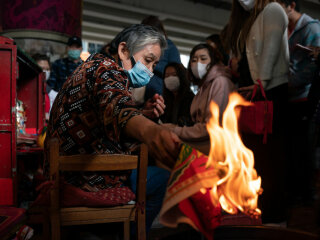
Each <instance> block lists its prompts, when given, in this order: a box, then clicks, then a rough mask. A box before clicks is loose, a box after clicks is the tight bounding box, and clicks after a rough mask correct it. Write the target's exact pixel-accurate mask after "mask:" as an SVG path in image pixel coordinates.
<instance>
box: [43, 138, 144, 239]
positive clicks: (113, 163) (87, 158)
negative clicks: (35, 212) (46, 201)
mask: <svg viewBox="0 0 320 240" xmlns="http://www.w3.org/2000/svg"><path fill="white" fill-rule="evenodd" d="M49 144H50V145H49V155H48V157H49V161H50V180H51V181H52V182H53V188H52V190H51V194H50V201H51V207H50V215H51V216H56V217H53V218H51V221H57V222H56V223H53V224H57V225H58V226H60V222H59V221H60V220H59V218H60V215H59V211H60V201H59V200H60V198H59V186H60V183H59V179H60V171H120V170H130V169H137V191H136V206H137V207H136V216H135V217H136V222H137V239H145V238H146V233H145V210H144V206H145V201H146V200H145V199H146V182H147V165H148V150H147V146H146V145H145V144H142V145H141V147H140V154H139V156H137V155H125V154H79V155H71V156H70V155H69V156H64V155H60V154H59V142H58V139H56V138H53V139H50V142H49ZM51 224H52V223H51ZM59 234H60V233H59Z"/></svg>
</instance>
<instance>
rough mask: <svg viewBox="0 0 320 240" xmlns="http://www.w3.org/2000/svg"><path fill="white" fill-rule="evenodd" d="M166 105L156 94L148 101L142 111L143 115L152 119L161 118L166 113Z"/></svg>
mask: <svg viewBox="0 0 320 240" xmlns="http://www.w3.org/2000/svg"><path fill="white" fill-rule="evenodd" d="M165 108H166V105H165V104H164V99H163V97H162V96H161V95H159V94H157V93H156V94H155V95H154V96H153V97H152V98H150V99H148V100H147V101H146V103H145V104H144V107H143V109H142V114H143V115H144V116H146V117H148V118H150V119H155V118H158V117H160V116H161V115H162V114H163V113H164V109H165Z"/></svg>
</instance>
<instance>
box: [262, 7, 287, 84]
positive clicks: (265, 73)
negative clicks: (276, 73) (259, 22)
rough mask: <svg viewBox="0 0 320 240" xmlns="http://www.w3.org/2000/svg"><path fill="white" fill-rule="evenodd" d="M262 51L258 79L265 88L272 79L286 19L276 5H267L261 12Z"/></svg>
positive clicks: (283, 12) (282, 11)
mask: <svg viewBox="0 0 320 240" xmlns="http://www.w3.org/2000/svg"><path fill="white" fill-rule="evenodd" d="M263 14H264V15H263V49H262V52H261V56H260V61H259V62H260V65H259V69H258V71H259V77H260V80H261V82H262V85H263V87H264V88H265V87H266V86H267V85H268V83H269V81H270V80H271V79H272V73H273V68H274V66H275V63H276V61H277V59H278V57H279V53H280V48H281V47H284V46H282V42H283V36H284V34H285V31H286V29H287V26H288V18H287V15H286V13H285V11H284V10H283V8H282V7H281V5H280V4H278V3H271V4H269V5H267V7H266V8H265V10H264V11H263Z"/></svg>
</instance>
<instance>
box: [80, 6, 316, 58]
mask: <svg viewBox="0 0 320 240" xmlns="http://www.w3.org/2000/svg"><path fill="white" fill-rule="evenodd" d="M319 1H320V0H304V1H302V2H301V10H302V11H303V12H306V13H308V14H309V15H311V16H312V17H319V16H320V14H319V13H320V2H319ZM231 2H232V0H157V1H153V0H83V16H82V20H83V21H82V38H83V40H85V41H89V42H94V43H100V44H104V43H107V42H109V41H110V40H112V39H113V38H114V36H115V35H116V34H117V33H119V32H120V31H121V30H122V29H123V28H124V27H127V26H129V25H131V24H135V23H140V22H141V20H142V19H143V18H145V17H146V16H148V15H155V16H158V17H159V18H160V19H161V20H162V22H163V24H164V27H165V29H166V31H167V33H168V36H169V38H170V39H171V40H172V41H173V42H174V43H175V44H176V46H177V47H178V49H179V51H180V53H182V54H187V55H188V54H189V52H190V50H191V49H192V47H193V46H194V45H196V44H198V43H199V42H202V41H204V40H205V38H206V37H207V36H209V35H210V34H213V33H219V32H220V31H221V29H222V28H223V27H224V25H225V24H226V23H227V21H228V18H229V14H230V8H231Z"/></svg>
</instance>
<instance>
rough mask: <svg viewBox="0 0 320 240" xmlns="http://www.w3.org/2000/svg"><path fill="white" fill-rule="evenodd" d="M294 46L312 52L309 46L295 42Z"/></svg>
mask: <svg viewBox="0 0 320 240" xmlns="http://www.w3.org/2000/svg"><path fill="white" fill-rule="evenodd" d="M295 47H296V48H299V49H301V50H303V51H305V52H308V53H311V52H312V49H311V48H309V47H306V46H303V45H301V44H299V43H298V44H296V46H295Z"/></svg>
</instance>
